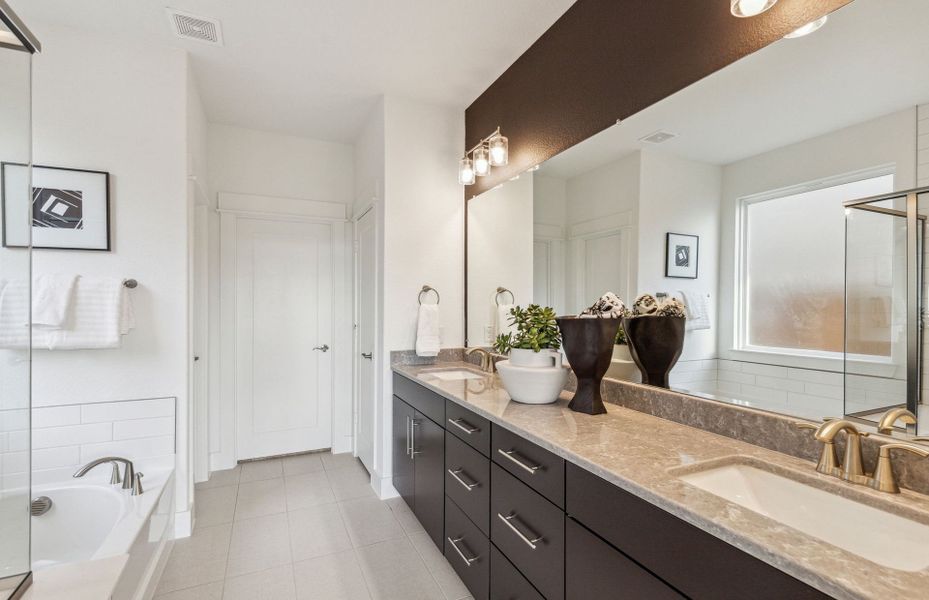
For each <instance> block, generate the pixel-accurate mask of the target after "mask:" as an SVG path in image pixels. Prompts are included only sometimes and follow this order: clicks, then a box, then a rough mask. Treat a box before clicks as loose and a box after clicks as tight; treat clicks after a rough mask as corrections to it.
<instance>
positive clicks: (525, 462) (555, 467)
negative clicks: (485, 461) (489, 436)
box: [491, 425, 565, 508]
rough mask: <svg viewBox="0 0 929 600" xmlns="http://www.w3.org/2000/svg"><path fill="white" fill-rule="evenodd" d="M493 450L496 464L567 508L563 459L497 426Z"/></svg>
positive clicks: (494, 431) (494, 428) (494, 427)
mask: <svg viewBox="0 0 929 600" xmlns="http://www.w3.org/2000/svg"><path fill="white" fill-rule="evenodd" d="M492 450H493V451H492V453H491V458H492V459H493V461H494V462H495V463H497V464H498V465H500V466H501V467H503V468H504V469H506V470H507V471H509V472H510V474H512V475H513V476H514V477H516V478H517V479H519V480H520V481H522V482H523V483H525V484H526V485H528V486H529V487H531V488H532V489H534V490H535V491H537V492H539V493H540V494H542V495H543V496H545V497H546V498H548V499H549V500H551V501H552V502H554V503H555V504H557V505H558V506H559V507H561V508H564V468H565V467H564V465H565V461H564V459H563V458H561V457H560V456H556V455H555V454H552V453H551V452H549V451H548V450H543V449H542V448H540V447H539V446H537V445H535V444H533V443H532V442H530V441H528V440H526V439H523V438H522V437H520V436H518V435H516V434H515V433H513V432H512V431H508V430H506V429H504V428H503V427H498V426H497V425H494V426H493V445H492Z"/></svg>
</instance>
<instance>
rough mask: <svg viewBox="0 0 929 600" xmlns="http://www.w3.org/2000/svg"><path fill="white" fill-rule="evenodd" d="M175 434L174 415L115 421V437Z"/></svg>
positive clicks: (115, 438)
mask: <svg viewBox="0 0 929 600" xmlns="http://www.w3.org/2000/svg"><path fill="white" fill-rule="evenodd" d="M165 435H174V417H158V418H155V419H133V420H131V421H116V422H115V423H113V439H114V440H129V439H136V438H149V437H158V436H165Z"/></svg>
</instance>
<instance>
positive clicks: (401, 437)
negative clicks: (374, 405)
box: [393, 396, 416, 509]
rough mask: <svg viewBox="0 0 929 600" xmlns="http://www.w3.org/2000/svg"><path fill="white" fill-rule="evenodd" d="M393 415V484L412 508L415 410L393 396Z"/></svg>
mask: <svg viewBox="0 0 929 600" xmlns="http://www.w3.org/2000/svg"><path fill="white" fill-rule="evenodd" d="M393 411H394V416H393V434H394V438H393V439H394V443H393V469H394V475H393V484H394V489H396V490H397V492H398V493H399V494H400V496H401V497H402V498H403V499H404V501H406V503H407V504H408V505H409V507H410V509H412V508H413V504H414V500H413V457H412V456H410V427H411V426H412V423H413V419H414V417H415V414H416V411H415V410H413V408H412V407H411V406H410V405H409V404H407V403H406V402H404V401H403V400H401V399H400V398H398V397H396V396H394V408H393Z"/></svg>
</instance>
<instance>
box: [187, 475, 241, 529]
mask: <svg viewBox="0 0 929 600" xmlns="http://www.w3.org/2000/svg"><path fill="white" fill-rule="evenodd" d="M238 491H239V488H238V486H234V485H229V486H225V487H218V488H212V489H206V490H195V491H194V516H195V521H194V525H195V527H210V526H212V525H221V524H223V523H230V522H232V519H233V517H234V516H235V501H236V496H237V494H238Z"/></svg>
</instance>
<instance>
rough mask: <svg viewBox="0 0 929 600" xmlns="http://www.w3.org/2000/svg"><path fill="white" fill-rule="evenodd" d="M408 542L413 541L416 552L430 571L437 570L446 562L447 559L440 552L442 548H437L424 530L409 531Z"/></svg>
mask: <svg viewBox="0 0 929 600" xmlns="http://www.w3.org/2000/svg"><path fill="white" fill-rule="evenodd" d="M410 542H412V543H413V547H414V548H416V552H417V553H418V554H419V556H420V557H421V558H422V559H423V562H424V563H426V568H427V569H429V571H430V572H434V571H438V570H439V569H441V568H442V566H443V565H447V564H448V561H446V560H445V556H444V555H443V554H442V550H439V548H438V547H437V546H436V545H435V544H434V543H433V542H432V538H431V537H429V534H428V533H426V532H425V531H422V532H420V533H411V534H410Z"/></svg>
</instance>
